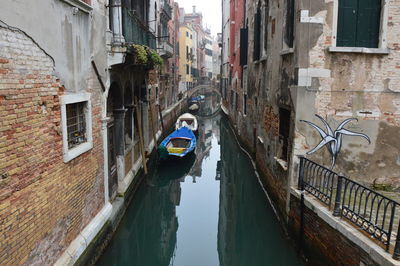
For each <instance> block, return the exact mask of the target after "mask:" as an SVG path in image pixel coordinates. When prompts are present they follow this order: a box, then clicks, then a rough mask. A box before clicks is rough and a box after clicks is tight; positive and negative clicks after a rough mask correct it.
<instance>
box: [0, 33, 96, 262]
mask: <svg viewBox="0 0 400 266" xmlns="http://www.w3.org/2000/svg"><path fill="white" fill-rule="evenodd" d="M0 43H2V45H3V46H2V48H1V49H0V261H1V264H2V265H8V264H10V265H11V264H12V265H16V264H23V263H27V264H34V263H37V264H39V265H45V264H51V263H53V262H55V260H57V258H58V257H59V256H60V255H61V254H62V252H63V251H64V250H65V248H66V247H67V246H68V245H69V244H70V242H71V241H72V240H73V239H74V238H75V237H76V236H77V235H78V233H79V232H80V231H81V230H82V229H83V228H84V227H85V226H86V225H87V224H88V223H89V221H90V220H91V219H92V218H93V217H94V216H95V215H96V214H97V212H98V211H99V210H100V208H101V207H102V206H103V204H104V192H103V190H104V188H103V179H104V177H103V153H102V142H101V132H100V130H101V121H100V119H101V106H100V103H101V100H100V94H99V93H96V91H100V90H97V89H96V88H94V85H93V84H92V85H93V87H92V88H89V89H88V91H90V92H92V96H91V97H92V105H93V106H92V111H93V140H94V142H93V149H92V150H90V151H89V152H87V153H85V154H82V155H81V156H79V157H78V158H76V159H74V160H72V161H70V162H69V163H67V164H65V163H64V162H63V158H62V136H61V126H60V125H61V114H60V95H62V94H63V93H64V88H63V87H62V85H61V84H60V81H59V80H58V79H57V78H56V77H55V76H54V75H53V72H54V67H53V65H54V63H53V61H52V59H51V58H50V57H49V56H48V55H47V54H45V53H44V52H43V51H42V50H41V49H40V48H39V47H38V46H37V45H36V44H35V43H34V42H33V41H32V40H31V39H30V38H29V37H27V36H26V35H25V34H23V33H22V32H19V31H16V30H13V29H8V28H3V27H0Z"/></svg>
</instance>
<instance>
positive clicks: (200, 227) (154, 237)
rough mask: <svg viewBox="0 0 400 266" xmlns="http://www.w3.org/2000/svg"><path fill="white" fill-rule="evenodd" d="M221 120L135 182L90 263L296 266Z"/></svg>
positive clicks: (209, 121) (205, 123)
mask: <svg viewBox="0 0 400 266" xmlns="http://www.w3.org/2000/svg"><path fill="white" fill-rule="evenodd" d="M224 119H225V118H224V117H221V116H219V115H218V116H216V117H213V118H201V119H200V121H199V123H200V131H199V136H198V145H197V147H196V154H195V155H194V156H191V157H189V158H186V159H184V160H182V161H176V162H173V163H171V164H170V165H162V166H158V167H156V168H155V169H152V171H151V173H150V174H149V175H148V177H146V179H145V181H144V182H143V183H142V184H141V186H140V188H139V189H138V191H137V194H136V195H135V197H134V198H133V200H132V203H131V204H130V206H129V207H128V209H127V211H126V214H125V216H124V218H123V220H122V222H121V224H120V225H119V228H118V229H117V231H116V233H115V235H114V237H113V239H112V240H111V242H110V244H109V246H108V247H107V249H106V250H105V252H104V254H103V255H102V257H100V259H99V261H98V262H97V265H138V266H164V265H165V266H168V265H176V266H214V265H215V266H217V265H221V266H236V265H237V266H253V265H254V266H263V265H301V264H302V263H301V261H300V259H298V258H297V256H296V252H295V250H294V249H293V248H292V246H291V245H290V243H289V241H288V239H287V238H286V237H285V235H284V233H283V231H282V230H281V226H280V225H279V221H278V220H277V218H276V216H275V214H274V212H273V209H272V208H271V206H270V204H269V202H268V199H267V197H266V195H265V193H264V191H263V189H262V188H261V186H260V184H259V182H258V180H257V177H256V175H255V173H254V170H253V167H252V164H251V161H250V160H249V159H248V157H247V156H246V155H245V154H244V153H243V152H242V151H241V150H240V147H239V146H238V145H237V143H236V141H235V137H234V135H233V133H232V132H231V130H230V129H229V127H228V124H227V122H226V121H223V120H224Z"/></svg>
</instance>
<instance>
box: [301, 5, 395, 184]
mask: <svg viewBox="0 0 400 266" xmlns="http://www.w3.org/2000/svg"><path fill="white" fill-rule="evenodd" d="M333 2H334V1H326V3H325V2H324V1H316V2H315V3H313V5H312V6H311V8H310V6H309V5H308V1H301V2H300V7H299V8H300V9H304V10H310V14H309V16H310V17H315V18H320V19H321V20H322V21H323V24H320V23H299V24H298V25H299V27H298V30H297V33H298V35H297V36H298V37H299V38H298V39H299V41H298V42H296V44H297V43H299V46H300V47H298V54H299V59H300V60H299V66H300V68H305V69H309V70H310V73H311V74H309V75H310V78H311V80H310V83H309V84H304V83H303V84H301V83H302V82H301V80H300V78H299V85H300V87H301V88H300V87H299V90H305V91H308V93H304V92H297V94H299V95H300V94H310V95H309V97H311V98H312V99H313V101H311V102H310V101H309V105H302V104H301V102H300V101H297V104H298V106H297V110H298V112H297V114H296V116H297V117H296V118H297V120H299V119H304V120H308V121H312V122H314V123H316V124H319V125H320V126H321V127H322V128H324V127H323V124H322V123H321V121H319V120H318V119H317V118H316V117H313V115H314V113H315V114H319V115H321V116H322V117H324V118H325V119H326V120H327V121H328V123H329V124H330V125H331V127H332V128H333V130H334V129H335V128H336V127H337V125H338V124H339V123H340V122H341V121H343V120H345V119H347V118H352V117H354V118H357V119H358V120H359V121H358V122H352V123H350V124H349V125H348V126H347V127H346V128H348V129H350V130H353V131H356V132H361V133H364V134H367V135H368V136H369V137H370V139H371V144H370V145H368V142H367V141H366V140H365V139H363V138H360V137H347V136H345V137H344V143H343V147H342V152H341V154H340V155H339V157H338V161H337V166H336V167H335V169H334V170H336V171H339V172H341V173H343V174H345V175H349V176H350V177H352V178H355V179H358V180H360V181H362V182H365V183H369V184H371V183H372V182H373V181H374V180H375V179H377V178H382V177H384V178H389V179H396V178H399V177H400V158H399V154H400V149H399V145H397V144H398V141H397V138H398V137H397V135H398V134H396V133H395V132H398V130H399V127H400V93H399V92H400V91H399V88H398V86H397V84H398V83H399V79H400V66H399V63H398V62H399V61H400V53H399V50H400V48H399V39H398V35H399V33H400V31H399V25H400V11H399V9H400V8H399V3H398V2H396V1H388V2H387V4H388V11H389V14H388V23H387V33H388V34H387V38H386V41H387V46H388V48H389V49H390V53H389V54H388V55H386V54H360V53H332V52H328V48H329V47H330V46H332V27H333V13H334V10H333V8H334V4H333ZM309 8H310V9H309ZM313 73H314V74H313ZM299 76H300V72H299ZM301 85H303V86H301ZM304 85H306V86H304ZM300 98H301V99H304V97H301V96H300ZM300 105H302V106H300ZM305 107H307V108H305ZM311 107H312V108H311ZM297 129H298V130H299V131H298V133H299V135H301V136H303V137H304V138H305V142H304V139H302V140H300V139H298V140H297V141H299V142H302V144H300V143H299V144H298V145H297V146H299V150H296V153H297V154H304V152H305V151H307V150H310V149H311V148H313V147H314V146H316V145H317V144H318V143H319V141H320V140H321V139H320V137H319V135H318V134H317V133H316V131H315V130H314V129H312V128H310V127H309V126H307V125H305V124H303V123H299V122H298V121H297ZM312 158H313V159H315V160H317V161H318V162H320V163H322V164H324V165H328V166H330V156H329V154H328V153H327V152H326V151H324V152H322V151H319V152H317V153H316V154H315V155H314V156H313V157H312Z"/></svg>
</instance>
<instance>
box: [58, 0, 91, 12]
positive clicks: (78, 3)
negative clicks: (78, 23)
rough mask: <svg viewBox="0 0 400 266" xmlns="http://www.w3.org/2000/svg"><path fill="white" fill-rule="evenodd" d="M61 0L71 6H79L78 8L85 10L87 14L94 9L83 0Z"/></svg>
mask: <svg viewBox="0 0 400 266" xmlns="http://www.w3.org/2000/svg"><path fill="white" fill-rule="evenodd" d="M61 1H63V2H65V3H67V4H69V5H71V6H73V7H77V8H79V9H80V10H81V11H83V12H85V13H87V14H89V13H90V11H92V10H93V8H92V7H91V6H90V5H88V4H86V3H84V2H82V1H80V0H61Z"/></svg>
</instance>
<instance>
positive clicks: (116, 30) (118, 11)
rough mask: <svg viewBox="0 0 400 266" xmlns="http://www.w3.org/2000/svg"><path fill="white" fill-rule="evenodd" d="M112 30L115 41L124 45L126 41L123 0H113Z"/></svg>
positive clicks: (111, 6)
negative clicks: (123, 24) (123, 32)
mask: <svg viewBox="0 0 400 266" xmlns="http://www.w3.org/2000/svg"><path fill="white" fill-rule="evenodd" d="M110 8H111V18H112V21H111V30H112V32H113V43H114V44H117V45H118V44H119V45H122V43H124V42H125V39H124V36H123V35H122V6H121V0H111V5H110Z"/></svg>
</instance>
